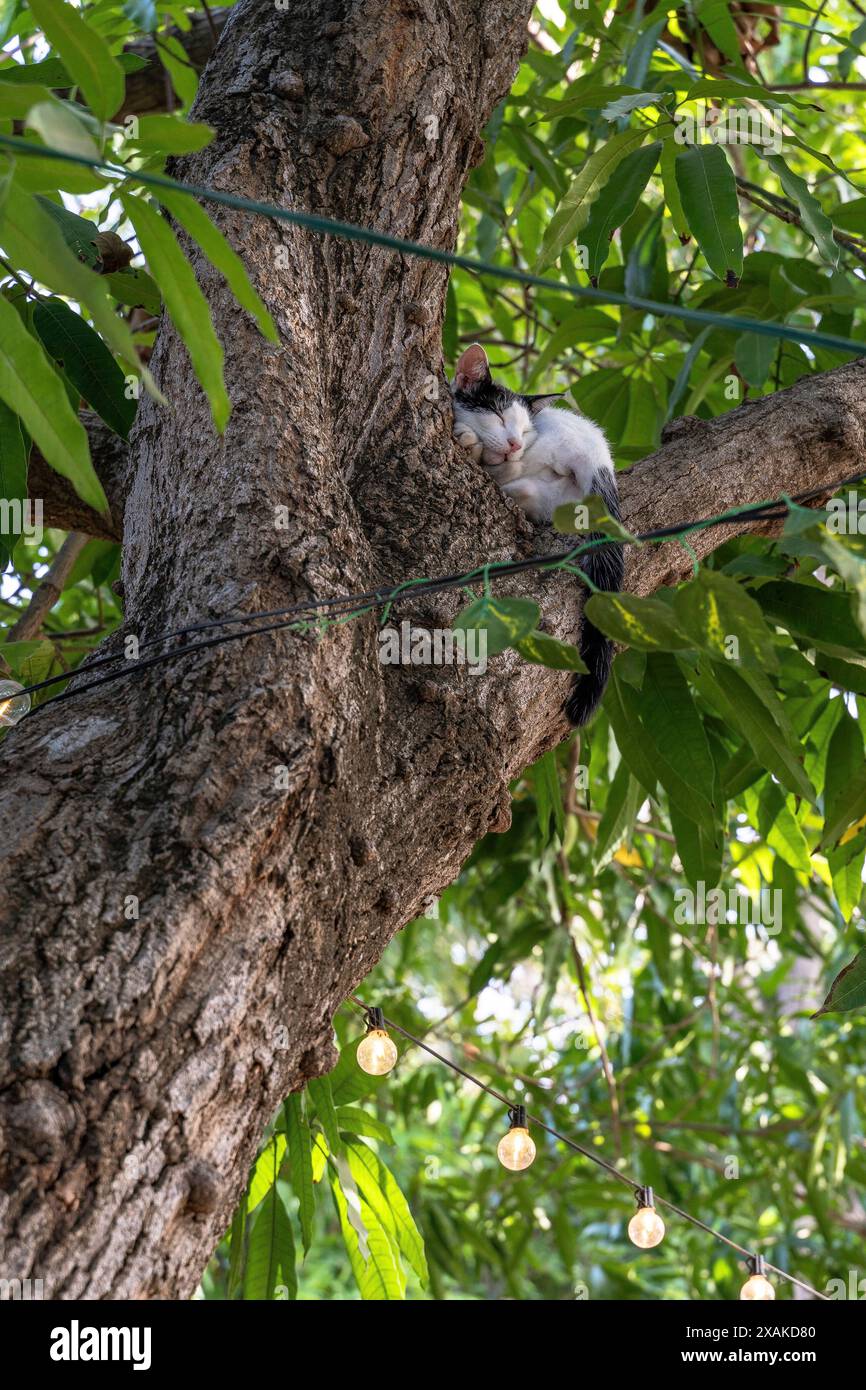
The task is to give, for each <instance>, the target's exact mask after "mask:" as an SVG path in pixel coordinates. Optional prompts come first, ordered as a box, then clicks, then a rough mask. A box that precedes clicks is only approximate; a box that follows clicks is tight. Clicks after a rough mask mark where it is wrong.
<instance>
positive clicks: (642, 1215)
mask: <svg viewBox="0 0 866 1390" xmlns="http://www.w3.org/2000/svg"><path fill="white" fill-rule="evenodd" d="M347 997H348V999H349V1000H350V1001H351V1002H352V1003H353V1004H355V1005H357V1007H358V1008H359V1009H360V1010H361V1011H362V1013H363V1014H364V1015H365V1017H366V1019H367V1023H368V1027H371V1026H373V1025H374V1024H375V1023H376V1022H378V1024H379V1026H380V1027H381V1028H382V1030H383V1031H384V1029H385V1027H386V1025H387V1027H388V1028H391V1029H393V1030H394V1032H397V1033H400V1034H401V1036H402V1037H404V1038H406V1039H407V1040H408V1041H409V1042H410V1043H413V1044H414V1045H415V1046H416V1047H420V1048H421V1049H422V1051H424V1052H427V1053H429V1055H430V1056H431V1057H435V1059H436V1061H437V1062H441V1063H442V1065H443V1066H446V1067H448V1068H449V1070H451V1071H453V1072H455V1073H456V1075H457V1076H462V1077H463V1079H464V1080H465V1081H469V1082H471V1083H472V1085H473V1086H477V1087H478V1090H479V1091H484V1092H485V1094H486V1095H488V1096H492V1097H493V1099H494V1100H497V1101H499V1102H500V1104H501V1105H505V1106H507V1108H508V1117H509V1120H510V1122H511V1127H510V1129H509V1131H508V1133H507V1134H506V1135H505V1136H504V1137H503V1138H502V1139H501V1140H500V1141H499V1147H498V1149H497V1153H498V1155H499V1159H500V1162H502V1163H504V1164H505V1167H507V1168H512V1167H514V1168H515V1169H516V1170H517V1171H519V1170H520V1168H528V1167H529V1165H530V1163H531V1162H532V1160H533V1159H534V1158H535V1153H536V1150H535V1144H534V1143H533V1140H532V1138H531V1137H530V1135H529V1123H530V1122H531V1123H532V1124H533V1125H535V1126H536V1127H537V1128H538V1129H543V1130H544V1132H545V1133H546V1134H549V1135H551V1136H552V1137H553V1138H554V1139H558V1140H559V1142H560V1143H562V1144H565V1146H566V1147H567V1148H569V1149H572V1150H574V1152H575V1153H578V1154H580V1155H581V1156H582V1157H583V1158H586V1159H589V1161H590V1163H594V1164H595V1165H596V1166H597V1167H598V1168H603V1169H604V1170H605V1172H606V1173H608V1174H609V1176H610V1177H612V1178H616V1180H617V1181H618V1182H621V1183H624V1184H625V1186H626V1187H630V1188H631V1189H632V1192H633V1193H634V1196H635V1198H636V1200H637V1204H638V1211H637V1212H636V1213H635V1215H634V1216H633V1217H632V1219H631V1221H630V1222H629V1236H630V1237H631V1239H632V1240H633V1241H634V1243H635V1245H637V1246H639V1247H640V1248H641V1249H644V1250H650V1249H652V1247H653V1246H654V1245H658V1244H659V1242H660V1241H661V1240H662V1238H663V1236H664V1234H665V1225H664V1222H663V1221H662V1219H661V1217H660V1216H659V1214H658V1212H657V1211H656V1210H655V1205H656V1203H658V1204H659V1205H660V1206H663V1207H665V1208H666V1210H667V1211H672V1212H674V1214H675V1215H676V1216H679V1217H681V1218H682V1220H683V1221H688V1222H689V1224H690V1225H692V1226H696V1227H697V1229H698V1230H700V1231H704V1232H705V1233H706V1234H707V1235H708V1236H712V1238H713V1239H714V1240H718V1241H721V1242H722V1244H723V1245H727V1246H728V1248H729V1249H731V1250H736V1251H737V1253H738V1254H740V1255H743V1256H744V1257H745V1258H746V1260H747V1262H748V1267H749V1272H750V1278H749V1279H747V1281H746V1283H745V1284H744V1285H743V1288H742V1291H741V1293H740V1298H741V1299H756V1300H769V1299H773V1298H775V1297H776V1291H775V1289H774V1288H773V1285H772V1284H771V1283H770V1281H769V1279H768V1278H767V1276H766V1271H767V1270H768V1269H769V1270H772V1272H773V1273H774V1274H776V1275H778V1277H779V1278H780V1279H784V1280H786V1281H787V1282H788V1283H789V1284H794V1285H796V1287H797V1288H798V1289H802V1290H803V1291H804V1293H807V1294H809V1295H810V1296H811V1297H812V1298H817V1299H820V1300H821V1301H822V1302H828V1301H829V1295H828V1294H825V1293H821V1292H819V1290H818V1289H816V1288H813V1287H812V1285H811V1284H807V1283H806V1282H805V1280H803V1279H798V1278H797V1276H796V1275H795V1274H789V1273H788V1271H787V1270H785V1269H780V1268H779V1267H778V1265H771V1264H768V1263H767V1262H766V1260H765V1259H764V1257H763V1255H753V1254H752V1253H751V1252H750V1251H749V1250H747V1249H746V1248H745V1247H744V1246H742V1245H738V1243H737V1242H736V1241H735V1240H731V1238H730V1236H726V1235H724V1234H723V1233H722V1232H721V1231H717V1230H716V1229H715V1227H713V1226H709V1225H707V1223H706V1222H705V1221H701V1219H700V1218H699V1217H697V1216H692V1214H691V1212H688V1211H685V1210H684V1209H683V1208H682V1207H679V1206H676V1205H675V1204H674V1203H673V1202H671V1201H669V1200H668V1199H667V1197H659V1196H658V1195H657V1194H656V1193H654V1192H653V1189H652V1188H651V1187H644V1186H643V1185H642V1184H641V1183H638V1182H635V1180H634V1179H633V1178H630V1177H629V1176H628V1174H626V1173H623V1172H621V1170H620V1169H619V1168H617V1167H614V1165H613V1164H612V1163H608V1161H607V1159H606V1158H602V1157H601V1155H600V1154H597V1153H593V1152H592V1150H590V1149H585V1148H583V1147H582V1145H580V1144H577V1143H575V1141H574V1140H573V1139H569V1137H568V1135H567V1134H561V1133H560V1131H559V1130H558V1129H554V1128H553V1126H552V1125H548V1124H545V1122H544V1120H542V1119H540V1118H539V1117H538V1116H537V1115H530V1114H529V1113H528V1111H527V1110H526V1109H525V1107H524V1106H522V1105H518V1106H515V1105H512V1103H511V1101H510V1100H509V1099H508V1097H507V1096H504V1095H503V1094H502V1092H501V1091H497V1090H496V1089H495V1087H493V1086H488V1085H487V1082H486V1081H482V1080H481V1079H480V1078H479V1077H477V1076H473V1075H472V1073H471V1072H468V1071H466V1070H465V1069H464V1068H463V1067H461V1066H458V1064H457V1063H456V1062H452V1061H451V1060H450V1058H448V1057H445V1056H443V1054H442V1053H441V1052H437V1051H436V1049H435V1048H434V1047H431V1046H430V1044H429V1043H427V1042H425V1041H424V1039H423V1038H417V1037H416V1036H415V1034H414V1033H410V1032H409V1031H408V1030H407V1029H406V1028H403V1027H401V1025H400V1024H399V1023H395V1022H394V1020H393V1019H389V1018H386V1017H385V1015H384V1013H383V1012H382V1010H381V1009H371V1008H370V1006H369V1005H368V1004H365V1003H364V1001H363V999H359V998H358V996H357V994H350V995H348V996H347ZM365 1041H366V1039H365ZM389 1041H390V1039H389ZM362 1046H363V1043H361V1045H360V1046H359V1049H358V1051H359V1052H360V1047H362ZM392 1046H393V1044H392ZM395 1051H396V1049H395ZM515 1131H521V1137H520V1140H519V1141H518V1140H512V1141H511V1142H512V1143H514V1144H515V1146H517V1145H518V1144H519V1147H520V1149H522V1151H523V1152H524V1153H526V1152H527V1150H526V1149H525V1148H524V1147H523V1145H524V1142H525V1141H524V1140H523V1135H525V1136H526V1140H528V1143H529V1145H530V1146H531V1155H530V1157H529V1158H528V1159H527V1160H526V1161H525V1162H523V1163H521V1164H512V1163H510V1162H507V1161H506V1159H505V1158H503V1156H502V1153H501V1150H502V1146H503V1145H504V1144H506V1143H507V1142H508V1141H509V1139H510V1136H511V1135H512V1134H514V1133H515ZM508 1152H509V1151H508V1150H507V1149H506V1156H508ZM650 1218H653V1219H654V1220H652V1221H651V1219H650ZM638 1220H640V1226H639V1227H635V1223H636V1222H638ZM655 1223H658V1224H655ZM633 1227H635V1230H634V1231H633V1229H632V1228H633ZM637 1236H640V1239H638V1238H636V1237H637ZM648 1236H652V1237H654V1238H652V1239H648V1238H647V1237H648Z"/></svg>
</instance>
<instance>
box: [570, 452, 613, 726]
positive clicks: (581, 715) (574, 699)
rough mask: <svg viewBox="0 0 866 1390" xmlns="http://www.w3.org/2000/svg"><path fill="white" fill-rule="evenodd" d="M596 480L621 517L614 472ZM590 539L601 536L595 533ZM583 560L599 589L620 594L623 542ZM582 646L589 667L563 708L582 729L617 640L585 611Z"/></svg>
mask: <svg viewBox="0 0 866 1390" xmlns="http://www.w3.org/2000/svg"><path fill="white" fill-rule="evenodd" d="M594 482H595V486H594V488H593V491H594V492H599V493H600V494H601V496H602V497H603V498H604V502H605V506H606V507H607V511H608V515H610V516H612V517H615V518H616V519H617V520H619V502H618V497H617V491H616V481H615V479H614V477H613V475H612V474H610V475H602V476H600V475H597V477H596V479H595V480H594ZM589 539H591V540H596V539H600V538H599V537H597V536H592V537H590V538H589ZM579 563H580V567H581V569H582V570H584V571H585V572H586V574H587V576H588V578H589V579H590V580H591V581H592V583H593V584H594V585H595V587H596V589H601V590H602V591H603V592H604V593H617V592H618V591H619V590H620V589H621V588H622V580H623V574H624V573H625V556H624V554H623V548H622V546H621V545H603V546H595V547H594V548H593V549H592V550H588V551H587V552H586V554H585V555H581V556H580V557H579ZM579 649H580V654H581V656H582V657H583V659H584V662H585V663H586V665H587V667H588V668H589V669H588V672H587V674H586V675H578V676H575V678H574V684H573V685H572V687H571V690H570V691H569V694H568V699H567V700H566V701H565V704H564V705H563V707H562V708H563V710H564V712H565V714H566V716H567V718H568V720H569V722H570V723H572V724H574V725H575V726H576V727H578V728H579V727H580V726H581V725H582V724H586V723H587V722H588V721H589V720H590V719H591V718H592V716H593V715H594V714H595V711H596V709H597V708H598V705H599V702H600V701H601V697H602V695H603V694H604V692H605V687H606V686H607V682H608V677H609V676H610V667H611V662H612V661H613V643H612V642H611V640H610V638H609V637H605V635H604V633H603V632H599V630H598V628H597V627H593V625H592V623H591V622H589V621H588V619H587V618H586V615H585V614H584V617H583V626H582V628H581V634H580V642H579Z"/></svg>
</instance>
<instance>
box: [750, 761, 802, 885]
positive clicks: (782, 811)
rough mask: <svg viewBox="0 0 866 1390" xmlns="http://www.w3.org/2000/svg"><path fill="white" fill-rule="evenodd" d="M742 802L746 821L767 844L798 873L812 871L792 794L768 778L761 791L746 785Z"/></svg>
mask: <svg viewBox="0 0 866 1390" xmlns="http://www.w3.org/2000/svg"><path fill="white" fill-rule="evenodd" d="M742 802H743V805H744V806H745V808H746V811H747V813H748V816H749V823H750V824H751V825H753V826H755V828H756V829H757V830H758V832H759V834H760V835H761V836H762V838H763V839H764V840H766V842H767V844H768V845H769V846H770V848H771V849H773V850H775V851H776V853H777V854H778V855H779V856H780V858H782V859H784V861H785V863H786V864H790V866H791V868H792V869H796V871H797V873H801V874H811V872H812V861H811V859H810V857H809V846H808V844H807V842H806V837H805V835H804V834H803V831H802V829H801V828H800V823H799V821H798V820H797V818H796V816H795V815H794V812H793V810H792V803H791V798H789V797H786V796H785V794H784V792H783V791H782V789H781V787H780V786H779V785H778V783H776V782H774V781H773V780H772V779H771V778H767V779H765V781H764V784H763V787H762V788H761V790H760V791H758V789H757V788H756V787H754V786H752V787H748V788H746V790H745V791H744V792H743V794H742Z"/></svg>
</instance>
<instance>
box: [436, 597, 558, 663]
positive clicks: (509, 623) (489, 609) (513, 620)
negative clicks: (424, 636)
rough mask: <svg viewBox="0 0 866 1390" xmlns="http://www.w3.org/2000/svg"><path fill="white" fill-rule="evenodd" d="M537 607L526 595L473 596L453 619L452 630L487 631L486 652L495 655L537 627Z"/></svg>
mask: <svg viewBox="0 0 866 1390" xmlns="http://www.w3.org/2000/svg"><path fill="white" fill-rule="evenodd" d="M539 612H540V610H539V607H538V604H537V603H533V602H532V600H531V599H528V598H494V597H493V596H492V595H488V596H485V597H484V598H479V599H475V601H474V602H473V603H470V604H469V607H468V608H464V609H463V611H462V612H461V613H458V615H457V617H456V618H455V619H454V623H453V627H454V630H455V632H470V631H473V630H475V631H478V632H486V633H487V655H488V656H496V655H498V653H499V652H504V651H505V649H506V647H512V646H514V645H515V643H517V642H519V641H520V639H521V638H522V637H528V636H529V634H530V632H532V631H533V629H534V628H535V627H536V625H537V623H538V618H539Z"/></svg>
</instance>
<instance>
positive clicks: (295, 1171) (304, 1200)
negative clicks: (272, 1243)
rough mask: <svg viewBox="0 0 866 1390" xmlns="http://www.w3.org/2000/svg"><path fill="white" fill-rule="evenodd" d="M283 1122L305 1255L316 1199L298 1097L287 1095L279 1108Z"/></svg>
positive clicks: (308, 1140) (309, 1145)
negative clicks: (281, 1111)
mask: <svg viewBox="0 0 866 1390" xmlns="http://www.w3.org/2000/svg"><path fill="white" fill-rule="evenodd" d="M283 1118H284V1122H285V1126H286V1135H287V1138H288V1153H289V1163H290V1173H291V1183H292V1189H293V1191H294V1194H295V1196H296V1197H297V1199H298V1216H299V1218H300V1222H301V1240H302V1242H303V1246H304V1254H305V1255H306V1254H307V1252H308V1250H309V1248H310V1245H311V1244H312V1240H313V1214H314V1212H315V1209H316V1198H315V1191H314V1187H313V1150H312V1136H311V1134H310V1126H309V1125H308V1124H307V1122H306V1120H305V1119H304V1115H303V1106H302V1103H301V1097H300V1095H298V1094H297V1093H294V1094H293V1095H290V1096H289V1098H288V1100H287V1101H286V1102H285V1104H284V1106H283Z"/></svg>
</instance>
